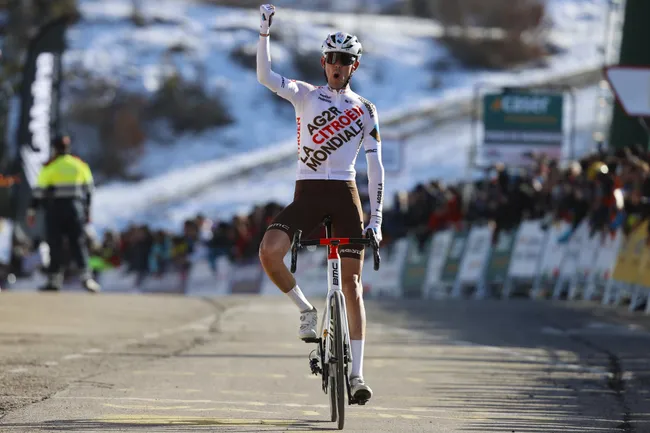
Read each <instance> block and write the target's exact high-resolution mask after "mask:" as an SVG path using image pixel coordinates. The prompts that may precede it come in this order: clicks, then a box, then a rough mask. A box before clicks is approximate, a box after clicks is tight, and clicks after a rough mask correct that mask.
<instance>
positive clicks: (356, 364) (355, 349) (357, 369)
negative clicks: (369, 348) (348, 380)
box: [350, 340, 364, 377]
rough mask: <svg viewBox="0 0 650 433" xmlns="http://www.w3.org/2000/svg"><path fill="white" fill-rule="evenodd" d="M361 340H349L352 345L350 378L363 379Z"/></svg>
mask: <svg viewBox="0 0 650 433" xmlns="http://www.w3.org/2000/svg"><path fill="white" fill-rule="evenodd" d="M363 342H364V341H363V340H350V344H351V345H352V371H351V372H350V377H363Z"/></svg>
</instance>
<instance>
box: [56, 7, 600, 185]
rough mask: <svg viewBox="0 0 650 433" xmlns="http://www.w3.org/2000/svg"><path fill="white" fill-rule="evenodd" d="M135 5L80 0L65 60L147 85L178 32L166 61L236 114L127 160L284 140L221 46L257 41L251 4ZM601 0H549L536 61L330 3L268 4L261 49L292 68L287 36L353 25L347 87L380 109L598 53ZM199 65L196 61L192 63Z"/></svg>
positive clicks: (280, 109)
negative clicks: (266, 47)
mask: <svg viewBox="0 0 650 433" xmlns="http://www.w3.org/2000/svg"><path fill="white" fill-rule="evenodd" d="M141 4H142V8H143V14H144V16H145V17H147V19H149V20H155V21H154V23H153V24H150V25H148V26H145V27H136V26H135V25H133V24H132V23H131V22H130V21H129V20H128V18H129V16H130V15H131V13H132V1H131V0H110V1H106V0H81V2H80V5H81V10H82V13H83V16H84V20H82V21H81V22H80V23H79V24H77V25H76V26H74V28H72V29H71V30H70V32H69V51H68V52H67V54H66V57H65V61H66V64H67V65H69V67H73V66H76V65H83V67H84V68H86V69H89V70H91V71H93V73H94V74H96V75H99V76H104V77H110V78H111V79H113V80H119V81H121V82H122V83H123V84H124V85H125V86H126V87H128V88H130V89H132V90H136V91H139V92H152V91H155V90H156V89H157V88H158V87H159V86H160V83H161V79H162V77H163V76H164V74H165V71H166V68H168V65H166V63H165V62H166V61H165V60H164V53H165V51H166V50H167V49H168V48H169V47H172V46H175V45H179V44H182V45H184V46H186V47H188V48H189V51H188V52H187V53H186V54H184V55H173V56H172V57H171V60H169V61H170V62H173V63H174V64H177V65H180V67H181V70H182V72H183V74H184V75H186V76H188V77H195V76H198V74H204V76H205V80H204V81H205V84H206V87H207V88H208V89H209V90H210V91H212V92H216V93H219V94H221V95H222V96H223V97H224V98H225V100H226V101H227V105H228V107H229V108H230V110H231V111H232V114H233V116H234V118H235V119H236V123H235V124H233V125H231V126H228V127H226V128H221V129H218V130H210V131H207V132H205V133H202V134H197V135H195V134H187V135H184V136H180V137H176V139H175V140H174V141H175V143H173V144H171V145H165V146H161V145H160V143H157V142H156V141H153V140H150V141H149V142H147V144H146V146H145V148H146V153H145V155H144V156H143V157H142V158H141V159H140V160H139V161H137V162H135V163H134V165H133V167H132V169H133V170H134V171H136V172H140V173H143V174H145V175H146V176H155V175H160V174H162V173H166V172H167V171H169V170H170V168H174V169H178V168H186V167H189V166H191V165H192V164H195V163H198V162H203V161H206V160H211V159H215V158H223V157H225V156H228V155H233V154H236V153H240V152H247V151H250V150H253V149H259V148H263V147H267V146H270V145H273V144H275V143H277V142H280V141H284V140H290V139H292V138H293V136H294V133H295V121H294V117H293V109H292V107H291V105H290V104H288V103H285V102H283V101H280V100H279V98H277V97H276V96H274V95H273V94H271V92H270V91H268V90H267V89H265V88H263V87H262V86H261V85H260V84H259V83H258V82H257V79H256V75H255V72H254V71H253V70H251V69H246V68H244V67H243V66H240V65H239V64H238V63H236V62H234V61H233V60H232V59H231V57H230V53H231V52H232V51H233V50H234V49H236V48H238V47H242V46H245V47H248V48H250V49H252V50H254V48H255V45H256V42H257V39H258V37H257V29H258V13H257V11H256V10H248V9H236V8H225V7H215V6H208V5H202V4H198V3H192V2H182V1H171V0H142V1H141ZM606 5H607V1H605V0H589V1H585V0H571V1H568V0H551V1H550V2H549V20H550V21H551V22H552V23H553V32H552V38H551V39H552V41H553V43H554V44H555V45H557V46H558V47H560V48H561V49H563V50H564V52H562V53H560V54H559V55H557V56H555V57H553V58H552V59H550V60H549V62H548V65H547V66H546V67H543V68H539V67H537V68H534V67H533V68H528V69H519V70H516V71H504V72H490V71H474V70H466V69H463V68H461V67H460V66H458V65H457V64H456V63H455V62H454V60H453V59H451V58H450V56H449V54H448V53H447V51H446V49H445V48H444V47H443V46H442V45H440V44H439V43H438V42H436V41H435V40H434V39H433V36H435V35H439V34H440V31H441V28H440V26H439V25H438V24H437V23H435V22H432V21H429V20H423V19H417V18H410V17H389V16H375V15H354V14H348V15H341V14H338V15H335V14H331V13H316V12H308V11H298V10H292V9H283V8H281V7H279V8H278V13H277V16H276V18H275V22H274V26H273V29H272V58H273V67H274V69H275V70H276V71H278V72H280V73H283V74H285V75H287V76H289V77H291V78H298V79H300V78H301V76H300V74H299V72H297V71H296V69H295V67H294V66H293V55H292V47H294V46H295V47H297V48H299V49H302V50H308V51H312V50H318V49H319V48H320V44H321V42H322V39H323V38H324V36H325V35H326V34H327V33H328V32H329V31H332V30H334V29H335V28H334V27H331V24H332V21H333V18H334V17H336V18H337V23H338V27H337V28H339V27H340V28H343V29H345V30H346V31H350V32H354V33H357V34H358V35H359V36H360V38H361V40H362V42H363V44H364V47H365V49H366V55H365V56H364V57H363V62H362V67H361V68H360V70H359V71H358V72H357V74H356V75H355V79H354V89H355V91H357V92H359V93H361V94H362V95H364V96H365V97H366V98H368V99H370V100H371V101H373V102H374V103H375V105H376V106H377V108H378V110H379V112H380V113H387V114H390V113H391V111H393V110H395V109H397V108H402V107H407V106H410V107H417V106H420V105H421V104H422V101H428V102H429V103H430V102H431V100H437V99H440V98H444V97H446V96H448V95H449V94H451V93H455V92H456V91H458V90H461V89H467V88H468V87H469V86H471V85H472V83H474V82H476V81H484V80H488V79H489V80H491V81H500V82H503V83H512V82H516V81H517V80H518V79H519V78H520V77H521V76H522V75H523V74H528V75H530V74H532V73H536V74H539V75H544V74H548V73H549V72H552V71H560V70H574V69H576V68H582V67H586V66H593V65H596V64H598V63H599V61H600V58H601V55H600V54H599V51H598V48H599V44H600V43H601V42H602V41H599V40H598V38H594V35H599V34H601V33H604V32H603V31H602V29H603V28H604V26H605V12H606V10H607V8H606ZM439 61H446V62H448V64H449V69H448V70H446V71H441V72H438V73H435V76H436V79H437V80H438V84H437V85H436V87H435V88H434V87H432V81H433V76H434V72H433V71H432V67H431V65H432V64H433V63H435V62H439ZM201 69H203V70H202V71H201Z"/></svg>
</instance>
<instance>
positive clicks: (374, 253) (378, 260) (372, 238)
mask: <svg viewBox="0 0 650 433" xmlns="http://www.w3.org/2000/svg"><path fill="white" fill-rule="evenodd" d="M366 236H367V237H369V238H370V246H371V247H372V256H373V261H374V265H373V268H374V270H375V271H378V270H379V265H380V263H381V257H380V256H379V242H377V235H376V234H375V232H374V231H373V230H367V231H366Z"/></svg>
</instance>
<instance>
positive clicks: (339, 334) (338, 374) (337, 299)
mask: <svg viewBox="0 0 650 433" xmlns="http://www.w3.org/2000/svg"><path fill="white" fill-rule="evenodd" d="M332 299H333V302H332V315H331V322H330V323H331V327H330V333H331V335H333V337H334V338H333V340H334V341H333V342H332V351H333V355H334V359H333V360H332V361H333V362H332V363H331V364H330V368H331V369H332V370H331V371H332V373H333V374H332V375H331V376H330V381H331V382H330V392H331V394H332V395H331V396H330V408H331V410H332V418H334V410H336V414H337V421H338V429H339V430H343V426H344V424H345V388H346V385H345V353H344V352H343V347H344V344H343V324H342V323H341V322H342V320H341V313H342V309H341V304H342V302H341V294H340V293H336V294H335V296H333V297H332ZM332 328H334V329H332ZM332 379H334V380H332ZM332 391H334V392H332ZM332 421H334V420H332Z"/></svg>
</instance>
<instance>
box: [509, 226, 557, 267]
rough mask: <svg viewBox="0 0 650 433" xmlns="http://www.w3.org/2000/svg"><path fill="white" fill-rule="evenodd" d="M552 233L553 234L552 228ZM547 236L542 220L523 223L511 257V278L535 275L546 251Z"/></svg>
mask: <svg viewBox="0 0 650 433" xmlns="http://www.w3.org/2000/svg"><path fill="white" fill-rule="evenodd" d="M549 230H550V229H549ZM551 234H553V231H552V230H551ZM546 237H547V233H546V231H544V230H542V222H541V221H539V220H535V221H524V222H523V223H521V225H520V226H519V231H518V232H517V240H516V241H515V246H514V249H513V252H512V258H511V259H510V268H509V269H508V276H509V277H510V278H516V279H526V280H529V279H530V280H532V279H533V278H534V277H535V275H536V274H537V272H538V267H539V266H540V260H541V258H542V254H543V253H544V244H545V240H546Z"/></svg>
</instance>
